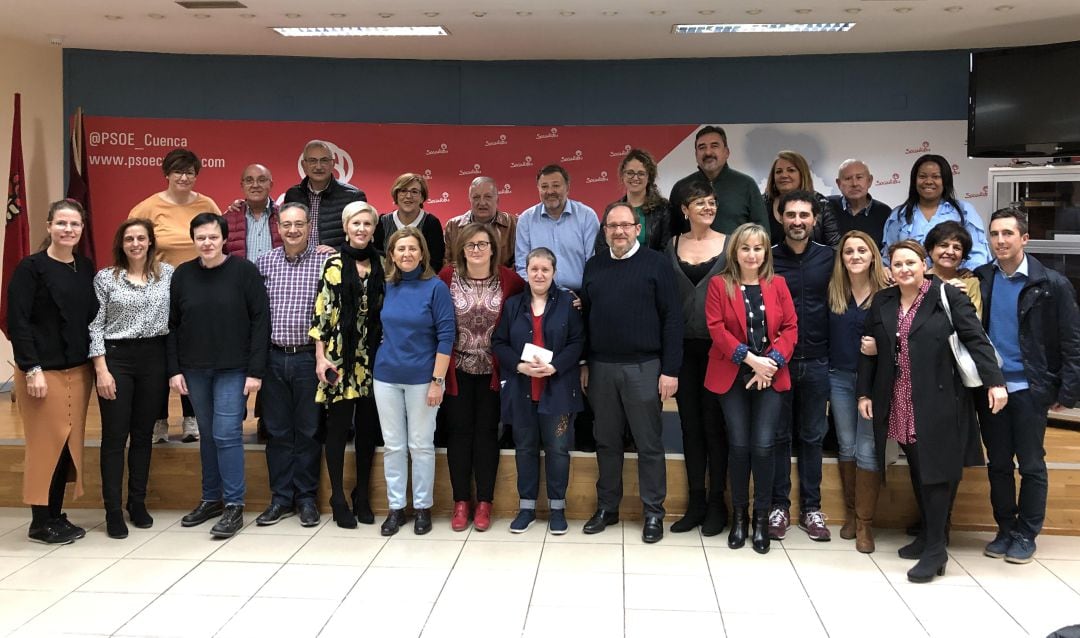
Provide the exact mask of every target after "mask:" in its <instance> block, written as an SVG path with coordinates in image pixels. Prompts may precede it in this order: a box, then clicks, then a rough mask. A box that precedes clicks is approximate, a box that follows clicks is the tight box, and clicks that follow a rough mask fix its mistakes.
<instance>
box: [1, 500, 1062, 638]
mask: <svg viewBox="0 0 1080 638" xmlns="http://www.w3.org/2000/svg"><path fill="white" fill-rule="evenodd" d="M28 515H29V512H28V511H26V510H18V509H2V508H0V635H9V634H10V635H14V636H59V635H65V636H69V635H76V634H78V635H99V636H100V635H115V636H290V637H291V636H348V637H350V638H354V637H355V636H357V635H377V636H385V637H387V638H399V637H405V638H417V637H421V638H436V637H443V636H449V637H458V636H475V635H483V636H492V637H496V638H504V637H505V638H509V637H519V636H544V637H545V638H546V637H547V636H552V635H558V636H590V637H596V638H601V637H605V636H617V637H626V638H628V637H636V636H666V635H669V634H671V633H673V632H674V633H677V634H680V635H694V636H709V637H712V636H717V637H722V636H765V635H781V634H784V635H786V634H792V635H800V636H833V637H835V636H859V637H861V636H874V637H875V638H880V637H882V636H902V637H905V638H906V637H908V636H935V637H937V636H942V637H949V638H951V637H953V636H994V637H998V636H1003V637H1004V636H1027V635H1030V636H1046V635H1047V634H1048V633H1050V632H1051V631H1053V630H1054V629H1057V628H1060V627H1062V626H1065V625H1070V624H1080V538H1076V537H1061V536H1056V537H1052V536H1044V537H1041V538H1040V539H1039V553H1038V554H1037V560H1036V561H1035V562H1033V563H1032V564H1030V565H1008V564H1005V563H1004V562H1002V561H999V560H992V559H989V558H985V557H984V556H982V546H983V544H985V543H986V542H987V540H989V535H988V534H976V533H965V532H954V533H953V535H952V537H953V543H952V546H951V547H950V550H949V551H950V554H951V558H952V560H951V561H950V563H949V565H948V571H947V573H946V576H945V577H944V578H939V579H937V580H935V581H934V582H933V583H932V584H930V585H913V584H910V583H908V582H907V579H906V577H905V572H906V570H907V569H908V568H909V567H910V566H911V565H912V563H911V562H909V561H905V560H901V559H900V558H898V557H897V556H896V549H897V547H899V546H900V545H901V544H903V543H905V542H907V539H906V537H904V536H903V534H902V533H900V532H898V531H881V532H880V533H879V535H878V551H877V552H876V553H874V554H872V555H864V554H859V553H857V552H855V550H854V547H853V543H852V542H851V541H843V540H840V539H839V538H838V536H837V535H836V530H834V540H833V541H832V542H830V543H812V542H810V541H808V540H807V539H806V536H805V535H804V534H802V533H801V532H799V531H798V530H797V529H793V530H792V531H791V532H790V533H789V536H788V540H787V541H785V542H783V543H775V544H774V545H773V550H772V551H771V552H770V553H769V554H767V555H765V556H758V555H757V554H755V553H753V552H752V551H751V550H750V549H749V548H747V549H743V550H740V551H731V550H729V549H727V547H726V544H725V542H726V535H721V536H718V537H714V538H701V537H700V536H698V535H697V534H696V533H691V534H681V535H674V534H670V533H668V534H667V536H666V537H665V538H664V540H663V541H662V542H661V543H660V544H658V545H651V546H646V545H644V544H642V542H641V537H640V535H641V529H640V524H635V523H633V522H626V523H623V524H620V525H616V526H613V527H612V528H610V529H609V530H608V531H606V532H605V533H603V534H599V535H596V536H585V535H583V534H582V533H581V531H580V530H581V522H580V521H574V522H572V527H571V532H570V533H569V534H567V535H565V536H560V537H555V536H550V535H548V534H547V533H546V530H545V529H544V527H543V525H541V524H540V523H539V522H538V523H537V524H536V525H534V526H533V528H532V529H531V530H529V532H528V533H526V534H521V535H513V534H510V533H508V531H507V528H506V526H507V524H508V521H505V520H503V521H498V522H497V523H496V525H495V526H494V527H493V528H492V529H491V530H489V531H488V532H485V533H479V532H474V531H470V532H465V533H461V534H455V533H453V532H451V531H450V529H449V523H448V521H446V520H441V521H436V528H435V531H433V533H432V534H430V535H428V536H425V537H423V538H417V537H415V536H413V535H412V531H411V528H407V529H405V530H404V531H402V532H401V533H400V534H399V535H398V536H396V537H394V538H391V539H389V540H387V539H384V538H382V537H381V536H379V535H378V528H377V527H375V526H371V527H368V526H361V528H360V529H357V530H342V529H339V528H337V527H336V526H334V525H333V523H328V524H326V523H324V524H323V525H321V526H319V527H316V528H302V527H300V525H299V522H298V521H297V519H296V518H290V519H287V520H285V521H283V522H282V523H280V524H278V525H276V526H273V527H268V528H256V527H254V526H253V525H249V527H248V528H246V529H245V530H244V531H243V532H241V533H240V534H239V535H238V536H236V537H235V538H233V539H231V540H228V541H217V540H213V539H211V538H210V536H209V534H208V533H207V532H208V531H209V530H208V528H209V525H207V526H205V528H204V527H200V528H194V529H182V528H180V527H179V522H178V521H179V513H178V512H156V513H155V516H156V518H157V523H156V524H155V526H154V528H153V529H151V530H136V529H134V528H133V529H132V530H131V536H129V537H128V538H127V539H125V540H119V541H118V540H113V539H110V538H108V537H107V536H106V535H105V532H104V525H103V524H102V518H103V516H102V513H101V512H100V511H94V510H72V511H70V512H69V516H70V517H71V518H72V520H74V521H75V522H76V523H78V524H80V525H83V526H84V527H87V528H88V530H89V531H88V532H87V537H86V538H85V539H83V540H80V541H78V542H76V543H75V544H73V545H68V546H64V547H58V548H51V547H46V546H43V545H37V544H34V543H30V542H29V541H27V540H26V525H27V524H28V522H29V521H28ZM247 518H248V520H249V522H251V521H253V520H254V516H253V515H249V516H248V517H247ZM324 520H326V517H324ZM778 626H782V627H783V628H784V629H782V630H780V629H776V627H778Z"/></svg>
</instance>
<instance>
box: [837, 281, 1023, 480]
mask: <svg viewBox="0 0 1080 638" xmlns="http://www.w3.org/2000/svg"><path fill="white" fill-rule="evenodd" d="M942 291H944V292H945V294H946V295H947V296H948V298H949V306H950V307H951V309H952V316H953V324H954V325H955V326H956V333H957V334H958V335H959V336H960V340H961V341H962V342H963V343H964V345H966V346H967V348H968V350H969V351H970V352H971V357H972V359H974V360H975V365H976V367H977V368H978V370H979V375H980V376H982V378H983V381H984V382H986V383H987V384H988V385H990V386H996V385H1004V384H1005V379H1004V377H1002V374H1001V369H1000V368H998V366H997V359H996V358H995V357H994V348H993V346H992V345H990V340H989V339H988V338H987V337H986V333H985V332H984V331H983V328H982V324H980V323H979V318H978V316H977V315H976V314H975V306H974V305H973V304H972V303H971V299H969V298H968V296H967V294H965V293H964V292H963V291H961V290H958V289H957V288H956V287H954V286H950V285H945V286H943V285H942V283H941V281H940V280H939V279H936V278H935V279H933V282H932V283H931V285H930V290H928V291H927V293H926V297H925V298H924V299H923V302H922V305H920V306H919V310H918V312H917V313H916V315H915V319H914V321H913V322H912V324H911V332H910V333H909V336H908V345H909V348H910V352H911V372H912V375H911V376H912V379H911V399H912V403H913V404H914V408H915V447H916V449H917V450H918V453H919V457H920V459H922V463H921V466H922V467H921V473H922V475H921V476H920V477H919V479H920V480H921V481H922V482H923V483H925V484H933V483H945V482H953V481H959V480H960V478H961V476H962V475H963V472H964V467H965V466H973V465H982V464H983V462H984V459H983V453H982V446H981V445H980V442H979V424H978V421H977V420H976V418H975V411H974V406H973V404H972V398H973V395H974V398H975V400H979V401H985V400H986V391H985V390H984V389H976V390H975V391H974V392H970V391H969V390H968V388H966V387H964V384H963V383H962V382H961V381H960V375H959V374H957V372H956V364H955V362H954V361H953V358H952V353H951V351H950V350H949V344H948V342H947V341H946V339H947V338H948V336H949V334H951V333H952V327H951V326H950V325H949V319H948V318H947V317H946V316H945V309H944V308H942V306H941V294H942ZM899 307H900V289H899V288H898V287H893V288H886V289H885V290H882V291H881V292H879V293H877V294H876V295H874V300H873V301H872V302H871V303H870V311H869V314H868V315H867V317H866V324H865V325H866V327H865V333H866V335H868V336H871V337H873V338H874V339H875V340H876V341H877V349H878V354H877V355H876V356H873V357H869V356H866V355H861V356H860V357H859V376H858V396H860V397H864V396H868V397H870V398H871V399H872V400H873V405H874V447H875V452H876V454H877V458H878V463H879V464H880V466H881V467H882V468H884V467H885V440H886V438H887V437H888V432H889V412H890V409H891V407H892V397H893V386H894V384H895V382H896V376H897V370H896V364H895V362H894V358H893V353H894V352H895V351H896V345H897V344H896V324H897V311H898V310H899ZM884 475H885V473H884V472H882V476H883V477H884Z"/></svg>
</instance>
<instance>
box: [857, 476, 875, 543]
mask: <svg viewBox="0 0 1080 638" xmlns="http://www.w3.org/2000/svg"><path fill="white" fill-rule="evenodd" d="M880 491H881V472H871V471H870V470H864V469H857V470H855V549H856V550H858V551H860V552H862V553H864V554H870V553H873V551H874V532H873V529H872V526H873V524H874V510H876V509H877V500H878V493H879V492H880Z"/></svg>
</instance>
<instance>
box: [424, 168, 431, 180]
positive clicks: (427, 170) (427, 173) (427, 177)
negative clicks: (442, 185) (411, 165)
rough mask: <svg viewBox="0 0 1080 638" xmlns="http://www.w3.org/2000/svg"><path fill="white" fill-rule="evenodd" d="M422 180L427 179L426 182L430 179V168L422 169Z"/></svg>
mask: <svg viewBox="0 0 1080 638" xmlns="http://www.w3.org/2000/svg"><path fill="white" fill-rule="evenodd" d="M424 180H425V181H428V182H430V181H431V169H430V168H425V169H424Z"/></svg>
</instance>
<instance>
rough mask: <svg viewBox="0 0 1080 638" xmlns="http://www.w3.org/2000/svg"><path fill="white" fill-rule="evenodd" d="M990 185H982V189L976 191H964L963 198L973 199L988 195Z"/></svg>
mask: <svg viewBox="0 0 1080 638" xmlns="http://www.w3.org/2000/svg"><path fill="white" fill-rule="evenodd" d="M989 196H990V187H988V186H983V187H982V190H981V191H979V192H978V193H964V199H975V198H976V197H989Z"/></svg>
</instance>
